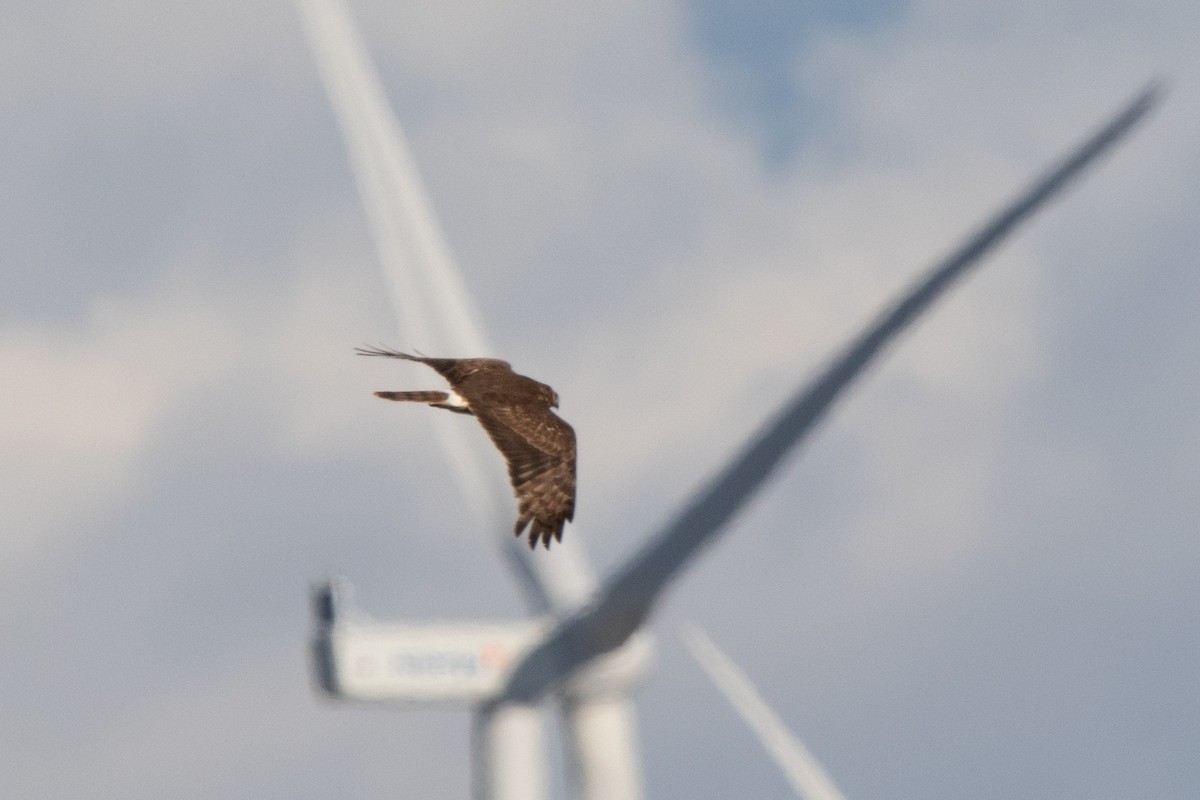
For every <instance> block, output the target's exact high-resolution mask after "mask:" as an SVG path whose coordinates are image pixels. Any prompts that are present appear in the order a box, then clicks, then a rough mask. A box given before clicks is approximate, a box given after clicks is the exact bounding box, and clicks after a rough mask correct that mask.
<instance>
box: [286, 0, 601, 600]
mask: <svg viewBox="0 0 1200 800" xmlns="http://www.w3.org/2000/svg"><path fill="white" fill-rule="evenodd" d="M299 7H300V11H301V16H302V17H303V19H304V23H305V28H306V30H307V31H308V35H309V40H310V42H311V43H312V47H313V50H314V52H315V54H316V57H317V61H318V65H319V67H320V71H321V76H322V79H323V81H324V83H325V87H326V90H327V92H328V94H329V97H330V100H331V102H332V104H333V107H334V111H335V113H336V114H337V119H338V122H339V124H340V126H341V129H342V134H343V136H344V138H345V141H346V148H347V151H348V154H349V157H350V163H351V165H352V167H353V169H354V175H355V179H356V182H357V184H358V187H359V192H360V194H361V196H362V201H363V205H364V207H365V208H366V211H367V215H368V218H369V220H370V223H371V232H372V236H373V238H374V240H375V245H376V249H377V250H378V252H379V256H380V259H381V261H382V262H383V267H384V275H385V276H386V278H387V285H388V289H389V292H390V294H391V298H392V303H393V306H394V307H395V309H396V313H397V315H398V316H399V318H400V321H401V324H402V328H403V335H404V347H405V348H415V349H418V350H422V351H424V352H428V353H430V354H435V355H447V356H482V355H488V354H490V353H491V352H492V348H491V347H490V346H489V344H488V342H487V340H486V337H485V336H484V333H483V328H482V325H481V324H480V322H479V319H480V317H479V314H478V313H477V311H476V310H475V307H474V304H473V303H472V301H471V297H470V293H469V292H468V291H467V288H466V285H465V283H464V282H463V280H462V277H461V275H460V274H459V272H458V270H457V268H456V267H455V265H454V262H453V260H452V259H451V258H450V255H449V251H448V248H447V247H446V244H445V241H444V239H443V236H442V233H441V231H440V229H439V228H438V225H437V222H436V220H435V217H434V214H433V212H432V211H431V209H430V204H429V202H428V199H427V197H426V194H425V191H424V189H423V187H422V185H421V181H420V178H419V176H418V173H417V169H416V166H415V164H414V162H413V159H412V156H411V155H410V153H409V148H408V145H407V142H406V141H405V138H404V134H403V131H402V130H401V128H400V124H399V123H398V122H397V121H396V118H395V115H394V114H393V113H392V112H391V108H390V106H389V105H388V102H387V99H386V96H385V95H384V92H383V89H382V86H381V83H380V80H379V76H378V74H377V73H376V72H375V70H374V68H373V66H372V64H371V60H370V58H369V56H368V54H367V50H366V47H365V45H364V44H363V41H362V39H361V37H360V36H359V34H358V31H357V29H356V28H355V25H354V22H353V20H352V19H351V17H350V14H349V12H348V11H347V9H346V7H345V5H344V4H343V3H342V2H341V0H299ZM430 418H431V424H433V425H435V426H436V431H437V435H438V437H439V439H440V441H441V443H442V446H443V447H444V448H445V450H446V452H447V454H448V456H449V457H450V459H451V462H452V464H453V465H454V474H455V475H456V477H457V479H458V480H459V483H460V486H459V488H460V490H461V493H462V496H463V498H464V500H465V501H466V504H467V505H468V506H469V507H470V508H471V509H472V512H473V513H474V514H475V516H476V521H477V523H478V524H480V525H481V526H484V527H486V528H487V529H489V530H493V531H500V532H501V535H502V536H503V537H504V539H505V541H504V547H505V550H504V552H505V554H506V555H507V557H508V560H509V561H510V563H511V566H512V568H513V569H514V571H515V572H516V573H517V575H518V579H519V580H520V581H521V584H522V586H523V588H524V589H525V590H526V592H527V596H528V598H529V599H530V601H531V603H532V604H533V605H534V607H535V609H536V610H539V611H545V610H548V609H550V608H552V607H553V608H556V609H560V610H561V609H564V608H575V607H577V606H578V605H579V604H580V603H582V602H583V600H584V599H585V598H586V597H587V596H588V595H589V594H590V593H591V591H592V590H593V589H594V588H595V585H596V580H595V577H594V576H593V575H592V573H591V571H590V570H589V569H588V568H587V565H586V564H585V563H584V560H583V554H582V547H581V540H580V537H579V534H578V531H577V530H574V529H573V530H572V531H571V535H570V536H568V537H567V539H566V540H565V541H564V542H562V543H561V544H560V545H556V546H555V547H554V548H553V549H552V550H551V552H549V553H540V554H538V555H539V557H538V558H536V559H531V558H530V557H529V553H528V552H527V548H526V547H525V546H524V544H523V542H522V541H519V540H517V539H516V538H515V537H513V536H512V534H511V533H509V532H508V531H509V529H510V528H511V525H512V522H513V520H514V518H515V517H514V513H515V507H514V504H513V499H512V492H511V490H510V489H509V487H508V484H507V483H506V481H505V479H504V477H503V471H502V470H501V469H499V468H498V463H499V462H498V461H497V456H496V453H495V452H494V451H493V449H492V447H491V445H490V443H489V442H488V441H487V438H486V437H485V436H482V435H480V432H479V431H477V430H472V429H471V428H470V427H469V426H465V425H463V424H462V421H461V420H459V419H451V418H450V415H448V414H431V415H430Z"/></svg>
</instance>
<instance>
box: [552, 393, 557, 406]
mask: <svg viewBox="0 0 1200 800" xmlns="http://www.w3.org/2000/svg"><path fill="white" fill-rule="evenodd" d="M550 407H551V408H558V392H555V393H554V402H553V403H551V404H550Z"/></svg>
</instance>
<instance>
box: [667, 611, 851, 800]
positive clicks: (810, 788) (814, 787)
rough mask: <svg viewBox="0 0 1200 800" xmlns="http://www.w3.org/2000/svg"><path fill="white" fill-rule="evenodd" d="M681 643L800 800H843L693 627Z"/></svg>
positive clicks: (768, 709)
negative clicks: (754, 736)
mask: <svg viewBox="0 0 1200 800" xmlns="http://www.w3.org/2000/svg"><path fill="white" fill-rule="evenodd" d="M682 638H683V641H684V644H686V645H687V647H688V649H689V650H690V651H691V652H692V655H693V656H695V658H696V661H698V662H700V666H701V667H703V668H704V671H705V672H707V673H708V677H709V678H711V679H712V682H713V683H715V684H716V685H717V688H718V689H720V690H721V693H722V694H724V695H725V699H726V700H728V701H729V704H730V705H732V706H733V708H734V710H736V711H737V713H738V714H739V715H740V716H741V718H742V719H743V720H744V721H745V722H746V724H747V725H748V726H750V729H751V730H752V731H754V734H755V735H756V736H757V737H758V740H759V741H760V742H761V743H762V746H763V747H764V748H766V751H767V752H768V753H769V754H770V755H771V758H773V759H774V760H775V763H776V764H778V765H779V768H780V769H781V770H783V774H784V777H786V778H787V781H788V783H790V784H791V785H792V789H794V790H795V792H796V794H797V795H798V796H800V797H802V798H804V800H846V796H845V795H843V794H842V793H841V792H840V791H839V790H838V788H837V786H836V785H834V783H833V778H831V777H829V773H828V772H826V771H825V768H824V767H822V766H821V764H820V763H819V762H818V761H817V759H816V758H814V757H813V754H812V753H810V752H809V751H808V748H807V747H805V746H804V743H803V742H801V741H800V740H799V739H797V738H796V737H795V736H794V735H793V734H792V732H791V731H789V730H788V728H787V726H786V725H784V724H783V721H782V720H781V719H779V716H778V715H777V714H776V713H775V712H774V711H772V710H771V707H770V706H768V705H767V704H766V702H765V701H764V700H763V699H762V696H761V695H759V693H758V690H757V689H755V688H754V684H752V683H751V682H750V679H749V678H747V677H746V676H745V674H744V673H743V672H742V671H741V670H740V669H738V667H737V665H736V664H734V663H733V662H732V661H731V660H730V659H729V657H728V656H726V655H725V654H724V653H722V652H721V651H720V650H719V649H718V648H717V646H716V645H715V644H714V643H713V641H712V639H710V638H709V637H708V635H707V634H706V633H705V632H704V631H703V630H701V629H700V628H699V627H698V626H696V625H689V626H688V627H687V628H685V629H684V631H683V634H682Z"/></svg>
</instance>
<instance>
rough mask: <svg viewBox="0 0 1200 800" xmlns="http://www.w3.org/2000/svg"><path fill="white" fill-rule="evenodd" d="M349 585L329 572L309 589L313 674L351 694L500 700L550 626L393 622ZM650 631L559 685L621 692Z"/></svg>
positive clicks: (645, 661)
mask: <svg viewBox="0 0 1200 800" xmlns="http://www.w3.org/2000/svg"><path fill="white" fill-rule="evenodd" d="M352 597H353V594H352V588H351V587H350V585H349V584H348V583H346V582H345V581H343V580H330V581H326V582H324V583H321V584H319V585H318V586H316V587H314V590H313V625H314V630H313V641H312V652H313V661H314V669H315V677H316V680H317V683H318V685H319V686H320V688H321V690H322V691H323V692H324V693H325V694H326V695H328V696H330V697H332V698H335V699H338V700H345V701H349V702H367V703H377V702H395V703H401V704H464V703H465V704H471V705H480V704H487V703H490V702H492V701H495V700H499V699H500V698H501V696H502V694H503V689H504V687H505V686H506V685H507V684H508V682H509V680H510V678H511V677H512V671H513V669H514V667H515V666H516V665H517V664H518V663H520V661H521V660H522V659H523V658H524V656H525V655H526V654H527V653H529V652H530V651H531V650H533V649H534V648H536V647H537V646H538V645H539V644H541V643H542V642H543V640H544V639H545V637H546V635H547V633H549V632H550V631H551V630H553V628H554V626H555V620H554V619H553V618H552V617H541V618H535V619H525V620H515V621H497V622H487V621H448V622H393V621H384V620H378V619H375V618H374V617H372V616H370V615H369V614H366V613H365V612H363V611H361V610H359V609H358V608H357V607H356V606H355V605H354V604H353V600H352ZM651 650H652V646H651V642H650V637H649V636H648V635H647V634H640V635H638V636H637V637H635V638H634V640H633V642H632V646H630V647H628V648H623V649H621V650H619V651H617V652H614V653H612V654H611V655H609V656H608V657H606V658H601V659H596V660H595V661H594V662H592V663H590V664H588V666H587V668H585V669H582V670H580V671H579V672H578V674H577V675H575V676H574V677H573V678H572V680H571V681H569V682H568V683H566V684H564V685H563V687H562V689H561V692H562V694H563V695H564V696H565V697H567V698H569V699H571V700H583V699H593V698H603V697H623V696H625V695H626V694H627V693H628V692H629V690H630V689H632V688H633V687H634V686H635V685H637V684H638V683H639V682H640V680H641V678H642V677H643V676H644V675H645V673H646V671H647V668H648V666H649V664H650V660H651Z"/></svg>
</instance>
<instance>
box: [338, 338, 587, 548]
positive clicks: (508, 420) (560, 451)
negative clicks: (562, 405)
mask: <svg viewBox="0 0 1200 800" xmlns="http://www.w3.org/2000/svg"><path fill="white" fill-rule="evenodd" d="M356 351H357V352H358V354H359V355H360V356H383V357H385V358H401V359H404V360H405V361H416V362H418V363H420V364H425V365H426V366H429V367H432V368H433V369H435V370H437V372H438V373H439V374H440V375H441V376H442V377H443V378H445V379H446V380H447V381H448V382H449V383H450V389H451V391H449V392H440V391H426V392H375V396H376V397H382V398H383V399H384V400H402V401H408V402H414V403H426V404H428V405H431V406H433V407H434V408H444V409H446V410H447V411H454V412H457V413H459V414H473V415H475V418H476V419H478V420H479V424H481V425H482V426H483V429H484V430H485V431H487V435H488V436H489V437H490V438H491V440H492V443H493V444H495V445H496V448H497V449H499V451H500V453H501V454H502V455H503V456H504V460H505V461H507V462H508V476H509V478H510V479H511V481H512V486H513V493H514V494H515V495H516V497H517V523H516V525H515V526H514V527H513V533H515V534H516V535H517V536H520V535H521V532H522V531H524V530H525V528H526V526H529V546H530V547H536V546H537V543H538V541H539V540H540V541H541V542H542V544H544V545H545V546H546V547H547V548H549V547H550V537H551V536H553V537H554V539H555V540H556V541H559V542H561V541H562V532H563V525H564V524H565V523H566V522H567V521H568V520H572V519H574V517H575V430H574V429H573V428H572V427H571V426H570V425H568V424H567V423H566V422H564V421H563V420H562V418H560V417H559V416H558V415H557V414H555V413H554V412H553V411H551V410H550V409H552V408H558V393H557V392H555V391H554V390H553V389H551V388H550V387H549V386H547V385H546V384H544V383H540V382H538V381H535V380H534V379H533V378H527V377H525V376H524V375H518V374H517V373H515V372H513V370H512V366H511V365H510V364H509V363H508V362H507V361H501V360H500V359H498V358H425V357H423V356H411V355H409V354H407V353H399V352H396V351H394V350H386V349H383V348H362V347H359V348H356Z"/></svg>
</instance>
